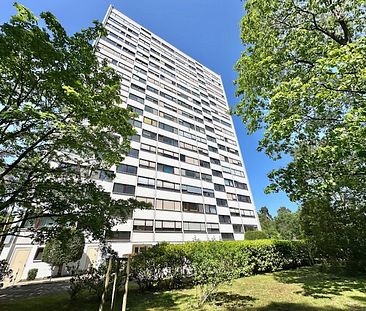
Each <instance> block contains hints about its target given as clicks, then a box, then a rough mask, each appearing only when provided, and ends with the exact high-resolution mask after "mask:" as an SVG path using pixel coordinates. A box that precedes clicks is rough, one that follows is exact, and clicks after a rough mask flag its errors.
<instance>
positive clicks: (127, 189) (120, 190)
mask: <svg viewBox="0 0 366 311" xmlns="http://www.w3.org/2000/svg"><path fill="white" fill-rule="evenodd" d="M113 193H117V194H132V195H134V194H135V186H132V185H125V184H118V183H114V184H113Z"/></svg>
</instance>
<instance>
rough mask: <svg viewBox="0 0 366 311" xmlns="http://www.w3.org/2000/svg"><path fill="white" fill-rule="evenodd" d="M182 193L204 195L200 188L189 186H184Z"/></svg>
mask: <svg viewBox="0 0 366 311" xmlns="http://www.w3.org/2000/svg"><path fill="white" fill-rule="evenodd" d="M182 192H183V193H190V194H197V195H201V194H202V189H201V188H200V187H194V186H189V185H182Z"/></svg>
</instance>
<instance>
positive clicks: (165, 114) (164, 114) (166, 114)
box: [159, 111, 177, 122]
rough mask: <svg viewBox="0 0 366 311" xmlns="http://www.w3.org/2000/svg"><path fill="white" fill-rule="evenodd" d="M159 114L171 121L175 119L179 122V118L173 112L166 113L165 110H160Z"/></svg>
mask: <svg viewBox="0 0 366 311" xmlns="http://www.w3.org/2000/svg"><path fill="white" fill-rule="evenodd" d="M159 116H160V117H162V118H164V119H167V120H170V121H173V122H177V118H176V117H174V116H172V115H171V114H169V113H166V112H164V111H160V112H159Z"/></svg>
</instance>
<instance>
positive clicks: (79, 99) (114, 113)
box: [0, 4, 146, 238]
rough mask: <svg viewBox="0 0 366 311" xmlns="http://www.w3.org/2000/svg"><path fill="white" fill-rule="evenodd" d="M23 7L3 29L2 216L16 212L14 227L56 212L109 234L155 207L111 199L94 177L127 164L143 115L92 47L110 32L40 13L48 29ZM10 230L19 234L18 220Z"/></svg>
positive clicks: (97, 233) (65, 221)
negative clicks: (70, 28)
mask: <svg viewBox="0 0 366 311" xmlns="http://www.w3.org/2000/svg"><path fill="white" fill-rule="evenodd" d="M15 7H16V9H17V11H18V14H17V15H16V16H13V17H12V18H11V20H10V22H8V23H4V24H3V25H1V26H0V212H1V213H4V214H6V213H11V214H12V218H14V217H15V218H14V220H12V221H9V222H8V224H19V225H20V224H22V223H24V222H25V221H26V220H28V221H34V222H39V218H42V217H43V216H45V215H49V216H51V217H52V218H54V219H55V220H57V224H58V225H59V226H64V225H70V224H76V223H77V224H78V228H80V229H82V230H84V231H87V232H89V233H92V234H93V235H94V237H95V238H100V237H102V236H103V235H104V233H105V232H106V231H108V230H109V229H110V228H111V227H112V226H113V225H114V224H115V223H116V222H117V221H122V222H123V221H125V220H126V218H127V217H128V216H129V215H130V213H131V211H132V210H133V208H136V207H145V206H146V204H144V203H138V202H137V201H135V200H128V201H126V200H115V199H111V197H110V195H109V194H108V193H105V192H104V191H103V189H102V188H101V187H98V186H97V184H96V183H95V182H94V181H93V180H92V179H91V178H90V177H91V174H92V172H95V171H97V170H99V169H104V168H109V167H111V166H112V165H114V164H118V163H120V162H121V161H122V160H123V158H124V155H125V154H126V153H127V152H128V150H129V147H130V140H129V138H130V136H131V135H133V134H134V133H135V132H134V129H133V127H132V126H131V125H130V124H129V119H130V118H131V117H133V116H134V115H133V114H132V113H131V112H130V111H129V110H126V109H124V108H122V107H121V97H120V87H121V78H120V76H119V75H118V74H117V73H116V72H115V71H114V70H113V69H112V68H110V67H108V66H107V64H106V62H99V61H98V60H97V58H96V55H95V50H94V47H93V46H92V45H91V42H92V41H93V40H95V39H97V38H98V37H100V36H102V35H105V33H106V32H105V30H104V29H103V28H102V25H101V24H100V23H98V22H95V25H94V27H90V28H87V29H83V30H82V31H81V32H77V33H75V34H73V35H72V36H69V35H68V34H67V33H66V32H65V30H64V28H63V27H62V26H61V25H60V23H59V22H58V21H57V19H56V18H55V17H54V16H53V15H52V14H51V13H49V12H46V13H41V15H40V17H41V19H42V22H41V24H42V25H44V26H43V27H41V26H40V22H39V21H38V18H37V17H36V16H34V15H33V13H32V12H31V11H30V10H28V9H27V8H25V7H23V6H21V5H19V4H15ZM4 225H6V224H5V223H4V222H2V223H1V226H4ZM41 229H43V230H41ZM42 231H43V232H42ZM40 232H42V234H45V233H48V234H51V233H52V232H57V226H53V227H48V228H37V230H36V232H35V233H40ZM7 234H14V235H20V234H21V233H20V230H19V226H13V227H12V231H11V232H7ZM42 234H41V236H42Z"/></svg>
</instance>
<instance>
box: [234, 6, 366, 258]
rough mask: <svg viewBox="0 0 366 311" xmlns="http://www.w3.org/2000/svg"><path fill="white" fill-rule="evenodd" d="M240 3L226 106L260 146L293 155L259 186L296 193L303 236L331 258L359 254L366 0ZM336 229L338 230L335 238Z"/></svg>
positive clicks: (365, 239)
mask: <svg viewBox="0 0 366 311" xmlns="http://www.w3.org/2000/svg"><path fill="white" fill-rule="evenodd" d="M245 10H246V15H245V16H244V17H243V19H242V23H241V38H242V41H243V43H244V45H245V51H244V52H243V53H242V55H241V58H240V60H239V61H238V62H237V64H236V69H237V71H238V73H239V77H238V79H237V81H236V84H237V94H238V95H239V96H241V102H240V103H239V104H238V105H237V106H236V109H235V111H234V113H235V114H237V115H239V116H241V117H242V119H243V121H244V122H245V123H246V125H247V128H248V131H249V132H250V133H253V132H255V131H257V130H262V131H263V138H262V139H261V141H260V143H259V149H260V150H264V151H265V152H266V154H267V155H268V156H269V157H271V158H272V159H278V158H280V157H282V156H283V155H285V154H286V155H290V157H291V159H292V160H291V161H290V162H289V163H288V164H287V166H285V167H282V168H280V169H277V170H274V171H272V172H270V173H269V177H270V179H271V184H270V185H269V187H268V188H267V191H278V190H284V191H285V192H286V193H287V194H288V195H289V197H290V199H291V200H293V201H298V202H299V203H300V204H301V205H302V218H303V224H304V229H305V231H307V234H306V235H307V236H308V235H309V236H312V237H313V238H314V240H315V241H317V242H319V246H320V247H323V246H327V245H330V242H331V241H332V245H333V247H332V251H330V250H329V252H331V253H332V256H334V257H338V256H339V257H340V258H352V257H358V258H360V256H361V257H362V256H364V255H365V254H366V226H365V225H364V224H365V221H366V192H365V190H364V189H365V186H366V178H365V176H366V163H365V159H366V147H365V146H366V126H365V125H366V100H365V99H366V98H365V94H366V88H365V85H366V84H365V82H366V71H365V68H366V48H365V47H366V38H365V30H366V23H365V20H366V10H365V3H364V1H360V0H327V1H320V0H315V1H309V0H306V1H300V0H273V1H266V0H248V1H246V3H245ZM324 214H326V215H327V216H326V217H323V215H324ZM320 215H321V216H320ZM334 228H337V229H336V230H338V232H337V236H338V237H341V238H336V239H334V238H335V233H334V230H335V229H334ZM334 241H336V243H335V242H334ZM329 252H328V254H329ZM362 254H363V255H362Z"/></svg>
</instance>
